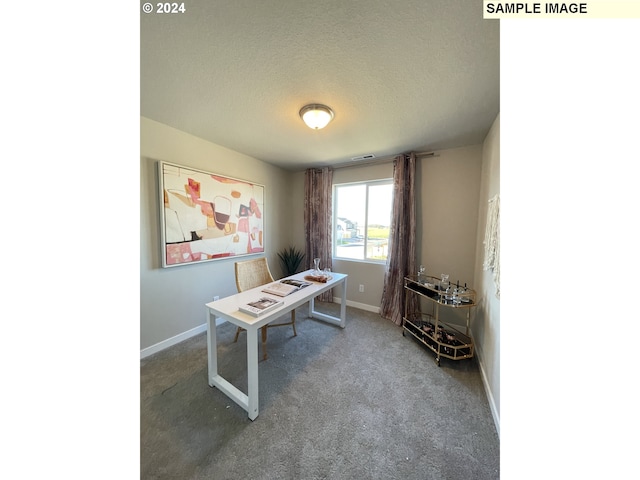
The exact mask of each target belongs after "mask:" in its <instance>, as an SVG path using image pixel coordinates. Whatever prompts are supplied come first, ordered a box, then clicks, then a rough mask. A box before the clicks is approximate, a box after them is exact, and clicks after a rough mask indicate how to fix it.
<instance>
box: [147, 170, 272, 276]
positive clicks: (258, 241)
mask: <svg viewBox="0 0 640 480" xmlns="http://www.w3.org/2000/svg"><path fill="white" fill-rule="evenodd" d="M158 182H159V194H160V195H159V196H160V198H159V202H160V204H159V206H160V232H161V252H162V267H163V268H169V267H176V266H180V265H191V264H194V263H201V262H208V261H214V260H219V259H224V258H228V257H235V256H242V255H251V254H255V253H263V252H264V207H265V205H264V199H265V196H264V190H265V189H264V185H260V184H257V183H254V182H250V181H247V180H240V179H237V178H232V177H228V176H226V175H220V174H216V173H211V172H206V171H203V170H198V169H195V168H190V167H185V166H181V165H176V164H173V163H169V162H164V161H159V162H158Z"/></svg>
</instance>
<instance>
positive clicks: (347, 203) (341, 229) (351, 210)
mask: <svg viewBox="0 0 640 480" xmlns="http://www.w3.org/2000/svg"><path fill="white" fill-rule="evenodd" d="M366 194H367V186H366V185H364V184H360V185H344V186H338V187H336V199H335V202H336V203H335V205H336V227H335V228H336V237H335V242H336V244H335V245H336V249H335V255H336V257H342V258H354V259H358V260H363V259H364V231H363V229H364V226H365V221H364V220H365V211H366V210H365V208H366V200H365V199H366Z"/></svg>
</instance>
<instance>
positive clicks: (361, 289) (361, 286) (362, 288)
mask: <svg viewBox="0 0 640 480" xmlns="http://www.w3.org/2000/svg"><path fill="white" fill-rule="evenodd" d="M362 292H364V285H360V293H362Z"/></svg>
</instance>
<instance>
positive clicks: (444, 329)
mask: <svg viewBox="0 0 640 480" xmlns="http://www.w3.org/2000/svg"><path fill="white" fill-rule="evenodd" d="M404 288H405V291H406V295H405V304H404V316H403V318H402V335H403V336H406V334H405V332H408V333H409V334H411V335H412V336H413V337H414V338H415V339H417V340H418V341H419V342H420V343H422V344H423V345H425V346H427V347H428V348H430V349H431V350H432V351H433V352H434V353H435V354H436V359H435V360H436V364H437V365H438V366H440V358H441V357H445V358H449V359H451V360H463V359H466V358H472V357H473V339H472V338H471V331H470V328H469V326H470V320H471V308H472V307H474V306H475V305H476V292H475V290H473V289H471V288H467V287H466V286H465V287H460V286H455V285H451V286H449V287H448V288H446V289H445V288H443V287H441V281H440V279H438V278H436V277H432V276H429V275H410V276H407V277H405V278H404ZM411 295H417V299H418V302H417V303H418V305H420V303H421V302H420V299H421V298H424V299H427V301H428V303H429V304H430V305H431V312H430V313H425V312H421V311H420V309H419V308H418V311H413V312H410V311H408V310H409V297H410V296H411ZM440 308H464V309H466V328H465V329H464V332H463V331H462V328H463V327H461V326H457V325H455V326H454V325H451V324H448V323H445V322H442V321H440Z"/></svg>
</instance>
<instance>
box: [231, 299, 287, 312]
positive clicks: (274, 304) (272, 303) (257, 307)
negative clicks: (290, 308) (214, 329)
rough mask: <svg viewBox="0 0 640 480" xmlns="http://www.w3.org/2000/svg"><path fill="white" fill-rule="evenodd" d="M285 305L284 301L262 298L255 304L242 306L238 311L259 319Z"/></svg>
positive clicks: (250, 303)
mask: <svg viewBox="0 0 640 480" xmlns="http://www.w3.org/2000/svg"><path fill="white" fill-rule="evenodd" d="M282 305H284V302H283V301H282V300H277V299H275V298H269V297H262V298H259V299H258V300H256V301H254V302H249V303H247V304H245V305H240V306H239V307H238V309H239V310H240V311H241V312H244V313H248V314H249V315H253V316H254V317H259V316H260V315H262V314H263V313H267V312H270V311H271V310H275V309H276V308H278V307H280V306H282Z"/></svg>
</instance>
